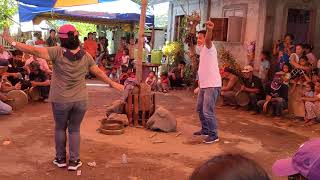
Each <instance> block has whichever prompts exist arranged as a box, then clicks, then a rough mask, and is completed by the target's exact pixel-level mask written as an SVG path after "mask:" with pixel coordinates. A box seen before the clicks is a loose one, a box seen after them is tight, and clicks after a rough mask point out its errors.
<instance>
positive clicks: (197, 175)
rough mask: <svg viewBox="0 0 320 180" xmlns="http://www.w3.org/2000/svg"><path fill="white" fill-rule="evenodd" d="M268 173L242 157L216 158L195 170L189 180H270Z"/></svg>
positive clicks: (223, 156)
mask: <svg viewBox="0 0 320 180" xmlns="http://www.w3.org/2000/svg"><path fill="white" fill-rule="evenodd" d="M269 179H270V178H269V177H268V174H267V173H266V171H265V170H264V169H263V168H262V167H261V166H260V165H259V164H257V163H256V162H254V161H253V160H251V159H248V158H246V157H244V156H242V155H237V154H224V155H219V156H215V157H213V158H212V159H210V160H209V161H207V162H205V163H204V164H202V165H201V166H200V167H198V168H197V169H195V170H194V171H193V173H192V175H191V176H190V178H189V180H269Z"/></svg>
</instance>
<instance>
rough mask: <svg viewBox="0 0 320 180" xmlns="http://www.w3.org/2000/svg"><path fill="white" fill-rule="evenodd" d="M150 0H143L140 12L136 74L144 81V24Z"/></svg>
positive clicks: (140, 80) (139, 79)
mask: <svg viewBox="0 0 320 180" xmlns="http://www.w3.org/2000/svg"><path fill="white" fill-rule="evenodd" d="M147 4H148V0H141V14H140V27H139V37H138V38H139V42H138V60H137V65H136V74H137V79H138V81H139V82H142V57H143V46H144V26H145V24H146V12H147Z"/></svg>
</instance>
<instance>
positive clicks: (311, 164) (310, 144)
mask: <svg viewBox="0 0 320 180" xmlns="http://www.w3.org/2000/svg"><path fill="white" fill-rule="evenodd" d="M272 172H273V173H274V174H275V175H277V176H291V175H295V174H301V175H302V176H304V177H305V178H307V179H308V180H320V138H316V139H312V140H310V141H307V142H305V143H304V144H303V145H301V146H300V148H299V149H298V151H297V152H296V153H295V155H294V156H293V157H292V158H288V159H281V160H278V161H276V162H275V163H274V164H273V166H272Z"/></svg>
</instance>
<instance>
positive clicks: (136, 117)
mask: <svg viewBox="0 0 320 180" xmlns="http://www.w3.org/2000/svg"><path fill="white" fill-rule="evenodd" d="M133 96H134V99H133V112H134V114H133V121H134V126H138V125H139V122H138V121H139V95H138V94H135V95H133Z"/></svg>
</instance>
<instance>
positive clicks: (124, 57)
mask: <svg viewBox="0 0 320 180" xmlns="http://www.w3.org/2000/svg"><path fill="white" fill-rule="evenodd" d="M121 59H122V64H121V66H126V67H129V61H130V57H129V50H128V49H124V51H123V55H122V58H121Z"/></svg>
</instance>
